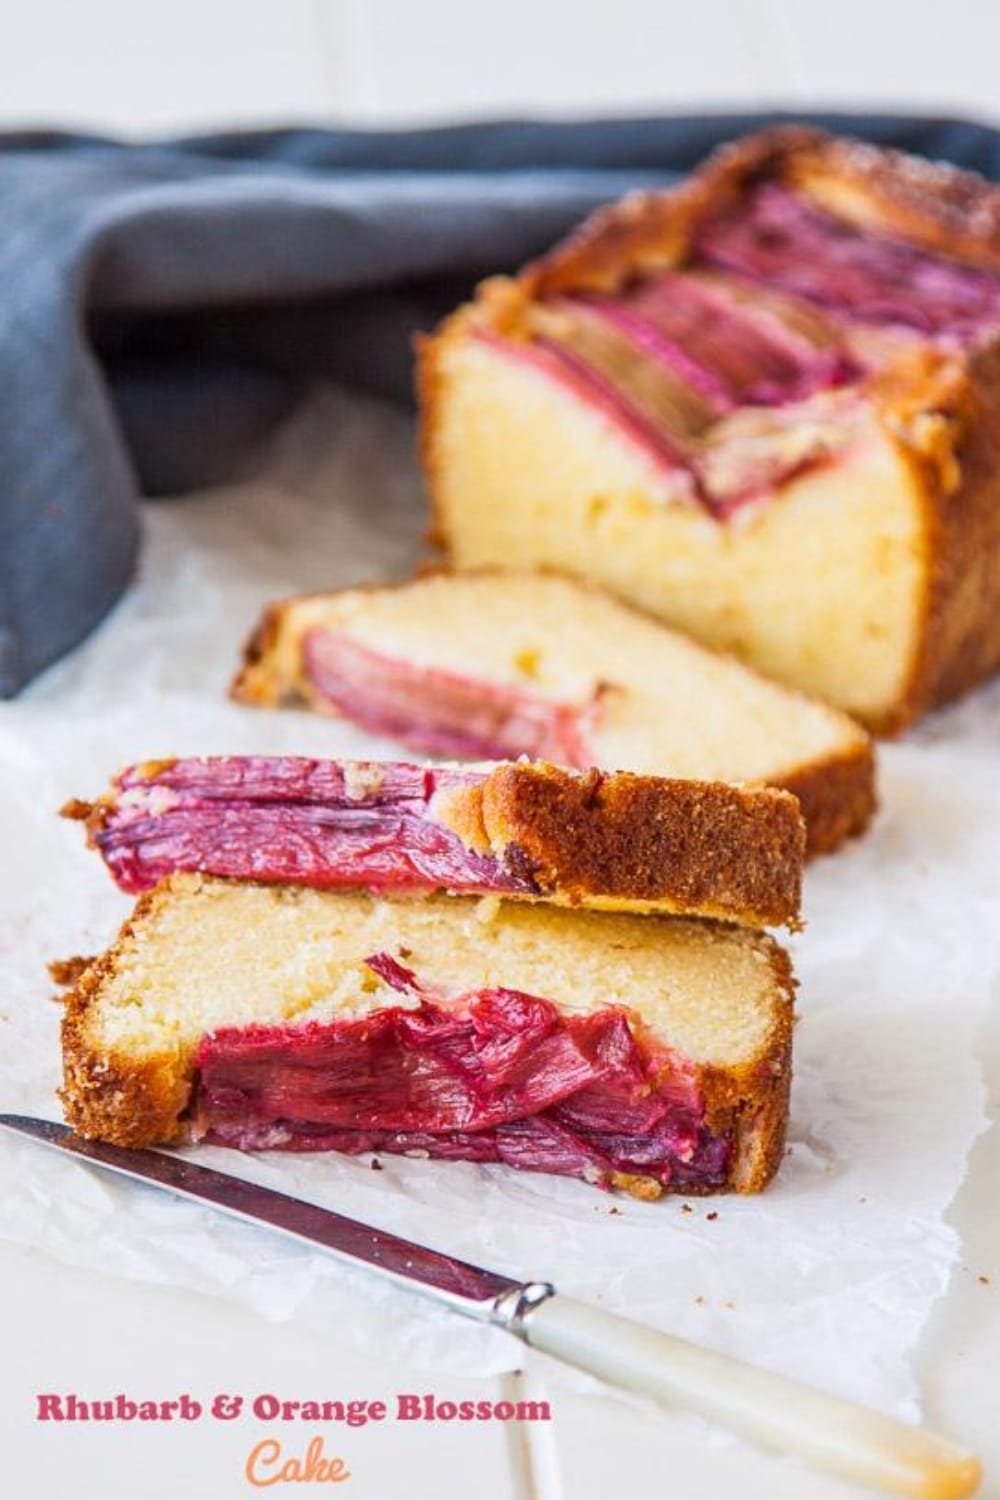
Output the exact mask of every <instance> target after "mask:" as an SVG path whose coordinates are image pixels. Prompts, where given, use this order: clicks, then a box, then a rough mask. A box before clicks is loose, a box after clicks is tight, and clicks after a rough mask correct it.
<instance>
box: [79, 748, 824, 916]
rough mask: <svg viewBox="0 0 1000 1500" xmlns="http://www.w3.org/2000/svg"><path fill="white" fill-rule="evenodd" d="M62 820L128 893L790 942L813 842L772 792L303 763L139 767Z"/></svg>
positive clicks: (492, 771)
mask: <svg viewBox="0 0 1000 1500" xmlns="http://www.w3.org/2000/svg"><path fill="white" fill-rule="evenodd" d="M63 812H64V815H65V816H67V817H71V818H78V819H82V820H84V821H85V823H86V826H87V833H88V840H89V842H90V844H91V845H92V846H93V847H94V848H96V849H97V850H98V851H99V852H100V854H101V855H102V857H103V859H104V861H105V863H106V865H107V867H108V869H109V870H110V871H111V873H112V875H113V876H114V878H115V880H116V881H117V883H118V884H119V885H120V886H121V888H122V889H123V890H126V891H130V892H139V891H144V890H149V889H151V888H152V887H153V886H155V885H156V884H157V883H158V882H159V881H160V880H161V879H163V878H164V877H165V876H167V875H170V874H173V873H174V872H175V871H179V870H189V871H194V872H199V873H201V874H205V875H218V876H227V877H230V878H234V879H242V880H268V881H275V882H287V883H292V884H300V885H310V886H316V887H321V888H328V889H329V888H334V887H339V888H362V889H367V890H372V891H377V892H380V893H383V894H389V893H400V892H408V893H421V892H422V893H427V892H431V891H437V890H443V891H450V892H453V893H456V894H464V895H481V896H482V895H493V896H498V897H506V898H508V899H521V900H542V901H549V902H552V903H555V904H557V905H568V906H586V907H595V908H599V909H604V910H628V911H657V912H673V913H684V914H688V915H698V916H704V917H715V918H722V919H726V920H729V921H737V922H742V923H744V924H747V925H750V926H755V927H764V926H770V925H780V924H783V923H786V924H789V925H791V926H796V925H798V916H799V903H800V896H801V885H802V859H803V851H804V847H805V827H804V824H803V822H802V816H801V813H800V811H799V805H798V802H797V801H796V799H795V798H794V797H793V796H792V795H791V794H790V793H789V792H783V791H778V790H775V789H774V788H771V787H756V788H749V787H748V788H740V787H733V786H728V785H725V784H723V783H718V782H715V783H710V782H703V781H682V780H668V779H666V778H663V777H657V776H635V775H631V774H629V773H627V772H604V771H597V770H594V771H589V772H578V771H570V770H563V769H561V768H560V767H557V766H552V765H546V764H543V763H538V762H527V761H518V762H516V763H511V764H505V765H498V766H492V767H469V768H459V767H454V766H435V767H431V766H416V765H410V764H407V763H405V762H399V761H329V760H326V761H324V760H307V759H305V758H304V757H300V756H209V757H204V758H197V759H187V760H162V761H151V762H147V763H145V764H143V765H138V766H131V767H129V768H128V769H127V770H125V771H123V772H121V773H120V775H118V776H117V777H116V778H115V781H114V783H113V785H112V787H111V790H110V791H109V792H108V793H107V794H106V795H105V796H103V797H101V798H99V799H98V801H96V802H94V803H89V802H82V801H74V802H71V803H69V804H68V805H67V806H66V807H65V808H64V809H63Z"/></svg>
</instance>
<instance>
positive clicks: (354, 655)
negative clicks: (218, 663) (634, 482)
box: [233, 570, 875, 854]
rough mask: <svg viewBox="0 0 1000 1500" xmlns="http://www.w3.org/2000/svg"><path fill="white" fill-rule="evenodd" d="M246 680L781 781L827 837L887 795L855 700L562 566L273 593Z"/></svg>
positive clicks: (560, 754) (265, 699) (707, 774)
mask: <svg viewBox="0 0 1000 1500" xmlns="http://www.w3.org/2000/svg"><path fill="white" fill-rule="evenodd" d="M233 694H234V696H235V697H236V698H237V699H238V700H239V701H241V702H244V703H252V704H257V705H263V706H272V707H273V706H275V705H278V704H288V703H305V704H308V705H310V706H311V707H313V708H316V709H319V710H321V711H323V712H327V713H331V714H339V715H343V716H345V717H347V718H349V719H352V720H353V721H355V722H356V723H358V724H359V725H361V726H362V727H363V728H364V729H366V730H368V731H369V732H370V733H373V734H376V735H384V736H386V737H387V738H390V739H393V740H397V741H400V742H401V743H403V744H405V745H407V746H410V747H411V748H415V749H417V750H420V751H422V752H424V753H427V754H431V755H443V756H447V757H465V758H468V759H500V758H503V757H511V758H513V757H517V756H519V755H527V756H532V757H543V758H545V759H548V760H550V761H555V762H558V763H560V764H562V765H564V766H571V767H577V768H580V769H586V768H588V767H590V766H600V767H605V768H608V769H612V770H627V771H634V772H640V773H643V774H646V775H657V776H670V777H679V778H696V779H701V780H705V781H728V782H768V783H770V784H772V785H774V786H778V787H784V788H786V789H787V790H789V791H791V792H793V793H794V794H795V796H796V797H797V798H798V799H799V801H800V803H801V806H802V812H803V816H804V818H805V821H806V827H807V830H808V844H809V850H810V852H812V853H817V852H819V851H823V850H830V849H834V848H836V847H837V845H838V844H840V843H841V842H842V841H843V840H844V839H845V838H847V837H848V836H849V835H851V834H855V833H859V832H861V831H862V830H863V829H864V827H865V826H866V824H867V822H868V820H869V819H870V817H871V815H872V812H873V810H874V806H875V791H874V761H873V755H872V746H871V741H870V739H869V736H868V735H867V734H866V733H865V732H864V731H863V730H862V729H860V728H859V727H858V726H857V725H856V724H855V723H854V722H853V721H852V720H850V719H849V718H847V717H846V716H845V715H844V714H842V713H840V712H838V711H836V710H834V709H830V708H828V707H826V706H825V705H821V704H819V703H816V702H813V701H810V700H808V699H806V698H804V697H802V696H800V695H799V694H797V693H794V692H790V691H788V690H787V689H785V688H781V687H778V686H776V685H775V684H773V683H770V682H768V681H766V680H764V679H763V678H761V677H759V676H758V675H756V674H755V673H753V672H751V671H749V670H747V669H746V668H745V667H743V666H741V665H740V664H739V663H738V662H736V661H734V660H732V659H731V658H726V657H723V656H721V655H719V654H718V653H715V652H713V651H709V650H706V649H705V648H703V647H701V646H698V645H695V644H694V643H693V642H692V641H690V640H689V639H687V638H686V637H684V636H682V635H679V634H677V633H675V632H673V631H670V630H668V629H667V628H665V627H664V626H663V625H661V624H660V623H659V622H657V621H655V620H652V619H650V618H648V617H647V616H645V615H642V614H640V613H638V612H637V611H635V610H634V609H630V608H629V607H628V606H626V605H624V604H622V603H620V602H618V601H617V600H614V599H612V598H611V597H610V596H609V595H607V594H605V593H603V592H602V591H601V590H599V589H596V588H593V587H590V586H588V585H586V584H581V583H579V582H576V581H574V580H572V579H568V578H563V577H557V576H555V575H552V574H544V573H542V574H538V573H532V572H507V571H502V570H496V571H485V572H482V573H457V574H445V573H438V574H429V575H426V576H424V577H422V578H418V579H416V580H414V581H412V582H410V583H406V584H398V585H391V584H390V585H384V586H381V587H378V586H376V587H371V588H361V589H349V590H344V591H341V592H339V593H329V594H316V595H310V596H306V597H303V598H299V599H291V600H287V601H285V602H284V603H281V604H276V605H273V606H272V607H271V608H270V609H269V610H268V611H267V613H266V614H265V616H264V618H263V620H262V622H261V624H260V626H259V627H258V629H257V631H256V632H255V634H254V635H253V637H252V639H251V641H250V642H249V645H248V647H247V650H246V657H245V661H244V665H243V668H242V670H241V671H240V673H239V675H238V677H237V678H236V681H235V683H234V685H233ZM720 854H721V850H720Z"/></svg>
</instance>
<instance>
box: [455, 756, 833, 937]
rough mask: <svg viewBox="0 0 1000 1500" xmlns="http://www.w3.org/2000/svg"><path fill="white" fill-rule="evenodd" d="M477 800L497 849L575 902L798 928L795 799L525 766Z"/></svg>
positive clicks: (512, 768) (513, 768) (496, 775)
mask: <svg viewBox="0 0 1000 1500" xmlns="http://www.w3.org/2000/svg"><path fill="white" fill-rule="evenodd" d="M475 791H476V794H477V796H476V800H477V801H478V802H479V804H480V817H481V819H482V825H483V828H484V831H485V834H486V838H487V840H488V842H489V844H490V845H491V846H492V847H493V848H496V847H498V846H500V847H505V848H510V846H515V847H516V848H517V849H518V850H519V851H522V852H523V855H524V857H525V859H526V861H527V867H528V868H529V869H530V870H531V871H532V873H533V875H534V878H535V879H536V880H538V881H539V882H540V884H541V885H542V887H543V889H551V890H553V891H559V892H560V893H564V894H565V896H566V897H567V898H568V900H569V901H570V903H571V904H577V903H579V902H580V901H581V900H585V899H589V900H593V898H601V903H602V905H607V906H608V907H609V908H610V907H613V906H614V905H615V904H616V903H617V902H623V901H624V902H631V903H640V902H647V901H648V902H650V903H656V902H663V901H665V900H668V901H669V902H670V904H671V905H672V906H673V907H674V908H675V910H677V911H679V912H698V913H700V914H701V915H703V916H725V917H726V918H727V919H729V920H733V919H734V918H735V919H736V920H738V921H743V922H747V923H750V924H751V925H755V926H761V927H766V926H780V925H782V924H784V923H790V924H791V925H793V926H795V925H797V918H798V912H799V901H800V894H801V872H802V861H803V856H804V850H805V826H804V824H803V822H802V817H801V814H800V812H799V808H798V805H797V802H796V799H795V798H794V797H792V796H791V795H790V794H789V793H787V792H783V791H779V790H777V789H775V788H754V789H747V790H743V789H741V788H738V787H732V786H728V785H726V784H725V783H722V782H698V781H676V780H668V779H666V778H664V779H662V780H661V779H660V778H658V777H652V776H638V775H632V774H630V773H628V772H623V771H619V772H616V773H606V772H602V771H597V770H594V771H590V772H588V773H586V774H584V775H574V774H573V773H571V772H568V771H564V770H561V769H559V768H558V767H556V766H543V765H530V764H520V763H515V764H512V765H508V766H499V767H498V768H497V769H496V770H495V771H493V772H492V774H491V775H490V776H489V778H488V779H487V780H486V781H485V782H483V783H482V784H481V786H480V787H478V788H476V789H475Z"/></svg>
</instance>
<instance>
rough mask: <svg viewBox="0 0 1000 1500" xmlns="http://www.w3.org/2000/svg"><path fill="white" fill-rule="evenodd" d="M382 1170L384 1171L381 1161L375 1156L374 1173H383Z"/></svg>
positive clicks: (373, 1160) (373, 1159)
mask: <svg viewBox="0 0 1000 1500" xmlns="http://www.w3.org/2000/svg"><path fill="white" fill-rule="evenodd" d="M381 1170H382V1163H381V1162H380V1161H379V1159H378V1157H377V1156H373V1157H372V1171H373V1172H381Z"/></svg>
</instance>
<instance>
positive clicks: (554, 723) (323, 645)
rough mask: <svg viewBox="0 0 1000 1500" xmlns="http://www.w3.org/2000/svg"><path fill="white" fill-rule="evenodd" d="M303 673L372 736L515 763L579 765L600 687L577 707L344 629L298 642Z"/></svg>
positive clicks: (585, 762)
mask: <svg viewBox="0 0 1000 1500" xmlns="http://www.w3.org/2000/svg"><path fill="white" fill-rule="evenodd" d="M302 655H303V670H304V672H305V674H306V678H307V680H308V682H309V684H310V687H311V688H312V690H313V691H314V692H315V693H316V694H317V695H318V696H319V698H320V699H321V700H323V701H324V702H326V703H327V704H329V705H330V706H331V707H332V708H334V709H336V710H337V711H338V712H339V713H342V714H343V715H344V716H345V717H346V718H349V719H351V720H352V721H353V722H354V723H356V724H360V725H361V727H362V728H363V729H367V730H368V731H369V732H370V733H372V734H378V735H385V736H386V737H387V738H389V739H394V740H399V741H400V742H401V743H402V744H404V745H410V746H412V748H413V749H415V750H420V751H423V752H424V753H425V754H428V755H444V756H455V757H457V758H460V759H468V760H515V759H517V757H518V756H520V755H527V756H530V757H531V758H532V759H537V760H551V761H555V762H556V763H557V764H559V765H564V766H574V767H577V768H585V767H587V766H589V765H591V764H592V762H593V756H592V755H591V753H590V751H589V749H588V744H587V737H588V732H589V730H590V729H591V727H592V726H593V725H594V724H595V723H596V721H597V718H598V716H599V714H600V711H601V705H602V700H603V697H604V694H603V693H602V691H601V690H600V689H599V690H598V691H597V692H596V693H595V694H594V695H593V696H592V697H591V698H589V699H588V700H587V701H586V702H585V703H582V704H572V703H560V702H558V701H557V700H554V699H552V698H550V697H546V696H545V695H544V694H542V693H540V692H537V691H534V690H532V689H530V688H528V687H523V686H519V685H514V684H506V683H500V682H486V681H484V680H483V679H482V678H481V677H467V676H464V675H462V674H461V673H458V672H453V671H447V670H445V669H444V668H441V667H434V666H423V665H420V664H416V663H413V662H409V661H405V660H404V659H402V658H401V657H393V656H389V655H386V654H385V653H383V652H379V651H376V650H374V649H373V648H372V647H370V646H367V645H364V644H363V643H362V642H360V641H358V640H355V639H353V638H352V637H351V636H350V635H349V634H348V633H347V632H346V631H338V630H331V629H325V628H323V627H321V626H317V627H316V628H314V629H313V630H310V631H309V632H308V633H307V635H306V637H305V640H304V642H303V652H302Z"/></svg>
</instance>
